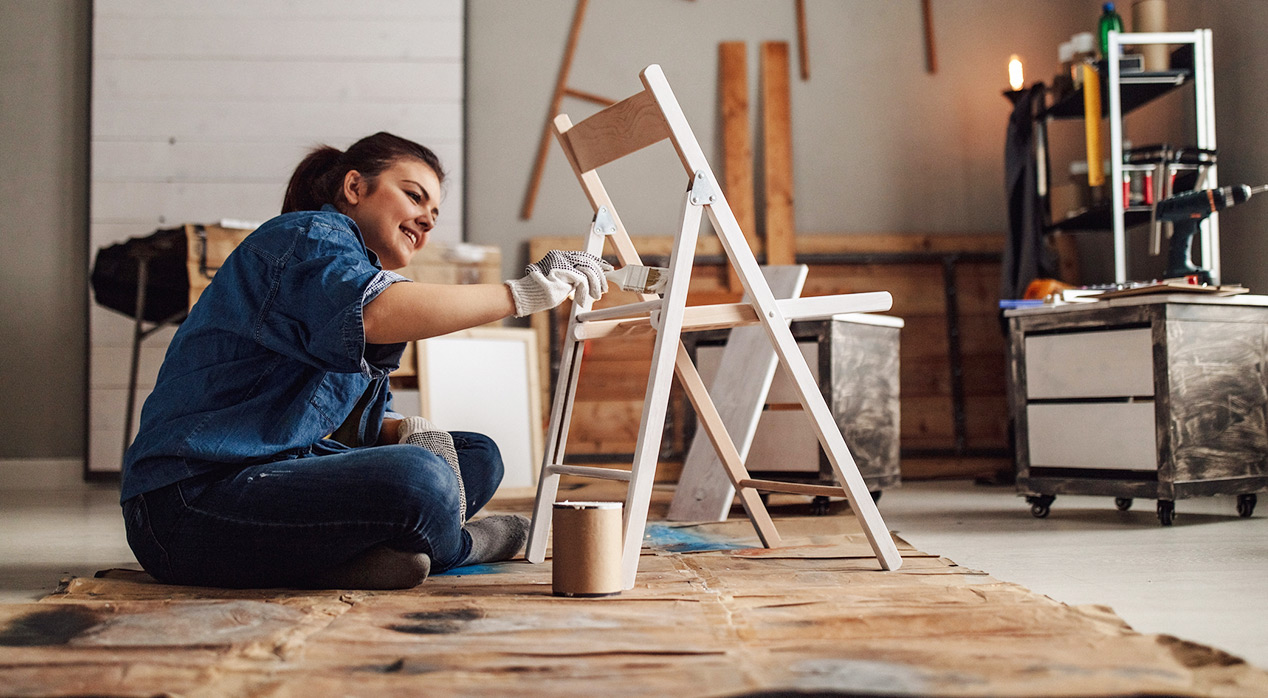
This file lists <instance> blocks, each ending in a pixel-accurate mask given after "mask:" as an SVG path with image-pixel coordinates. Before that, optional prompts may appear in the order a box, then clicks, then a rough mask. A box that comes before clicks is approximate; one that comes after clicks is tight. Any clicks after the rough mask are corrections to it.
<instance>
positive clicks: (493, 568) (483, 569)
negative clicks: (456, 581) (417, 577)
mask: <svg viewBox="0 0 1268 698" xmlns="http://www.w3.org/2000/svg"><path fill="white" fill-rule="evenodd" d="M501 571H502V568H501V566H499V565H467V566H466V567H455V568H453V569H451V570H446V571H444V572H441V573H440V574H433V575H432V576H433V577H466V576H475V575H478V574H498V573H499V572H501Z"/></svg>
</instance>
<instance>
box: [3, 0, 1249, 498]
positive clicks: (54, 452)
mask: <svg viewBox="0 0 1268 698" xmlns="http://www.w3.org/2000/svg"><path fill="white" fill-rule="evenodd" d="M591 5H592V6H591V8H590V11H589V13H588V16H587V20H586V24H585V26H584V29H583V31H582V35H581V39H580V43H579V45H578V49H577V60H576V62H575V63H574V66H573V71H572V79H571V80H570V84H571V85H572V86H574V87H576V88H578V89H584V90H587V91H591V92H596V93H599V94H604V95H607V96H610V97H616V98H619V97H624V96H626V95H628V94H630V93H632V92H633V91H635V90H636V89H637V88H638V80H637V73H638V71H639V70H641V69H642V68H643V67H644V66H646V65H647V64H649V63H654V62H655V63H660V64H661V65H662V66H663V67H664V69H665V72H666V74H667V75H668V77H669V79H670V82H671V84H672V85H673V86H674V88H675V90H676V92H677V94H678V97H679V99H680V101H681V102H682V103H683V107H684V109H685V111H686V113H687V116H688V118H689V119H690V120H691V122H692V126H693V128H695V129H696V132H697V135H698V137H699V139H700V141H701V143H702V144H703V145H704V147H705V149H706V153H707V155H709V156H710V157H711V159H713V160H715V161H716V159H717V154H718V153H719V152H720V151H719V149H718V148H717V147H716V143H717V141H718V138H719V135H718V130H717V128H716V120H717V114H716V107H715V105H716V87H715V85H716V77H717V62H716V60H717V59H716V53H717V43H718V42H719V41H722V40H737V39H738V40H746V41H748V42H749V56H750V69H749V73H750V82H751V87H750V92H751V95H750V98H751V99H752V98H753V95H755V94H756V93H755V92H754V91H753V90H754V89H755V85H756V75H757V70H756V54H757V45H758V43H759V42H760V41H763V40H786V41H790V42H794V49H795V40H796V32H795V25H794V13H793V7H792V5H793V3H792V2H791V1H789V2H777V1H775V0H694V1H690V2H689V1H687V0H640V2H638V3H625V2H616V1H615V0H593V1H592V3H591ZM806 5H807V11H808V18H809V45H810V71H811V78H810V81H809V82H802V81H800V80H799V79H797V78H796V77H794V78H793V80H792V117H793V123H794V128H795V131H794V163H795V167H796V172H795V186H796V190H795V192H796V214H797V228H798V230H799V231H803V232H814V233H827V232H842V233H853V232H873V233H877V232H924V233H941V232H963V231H970V232H973V231H976V232H999V231H1001V230H1002V229H1003V227H1004V220H1005V218H1004V202H1003V194H1002V192H1003V164H1002V160H1003V155H1002V148H1003V138H1004V125H1005V123H1006V119H1007V116H1008V111H1009V107H1008V104H1007V102H1006V101H1005V100H1004V99H1003V98H1002V97H1001V96H1000V94H999V92H1000V90H1002V89H1004V87H1005V63H1006V61H1007V58H1008V55H1009V54H1011V53H1018V54H1020V55H1021V56H1022V57H1023V59H1024V60H1025V61H1026V66H1027V76H1028V77H1027V79H1028V80H1030V81H1033V80H1040V79H1042V80H1045V81H1046V80H1048V79H1049V76H1050V75H1051V73H1052V71H1053V69H1054V68H1055V62H1056V46H1057V44H1058V43H1059V42H1060V41H1062V40H1064V39H1065V38H1066V37H1068V36H1069V35H1070V34H1071V33H1073V32H1075V31H1077V30H1082V29H1084V28H1090V27H1091V25H1092V22H1093V20H1094V18H1095V16H1096V14H1097V13H1098V12H1099V2H1097V1H1096V0H1079V1H1078V2H1071V3H1065V2H1055V1H1051V2H1031V1H1029V0H934V1H933V11H934V29H935V44H936V50H937V56H938V73H937V74H935V75H928V74H926V73H925V72H924V49H923V39H922V30H921V22H920V9H919V7H920V3H919V2H917V1H916V0H902V1H898V2H886V3H877V2H869V1H866V0H807V3H806ZM573 6H574V3H573V0H534V2H531V3H523V2H507V1H502V0H471V1H470V2H468V3H467V22H466V26H467V49H466V51H467V58H468V63H467V77H468V83H467V88H466V89H467V95H466V100H465V101H466V104H467V129H466V138H467V142H466V161H465V167H466V171H467V178H466V192H467V194H468V195H467V197H466V201H465V203H464V206H465V208H466V215H465V216H464V224H465V228H466V236H467V239H468V240H469V241H471V242H476V243H481V244H496V245H499V246H501V247H502V248H503V251H504V254H503V259H504V262H503V269H504V272H505V274H506V275H507V276H511V275H514V274H515V273H516V270H517V268H519V267H520V265H522V264H523V262H524V252H523V249H524V248H523V243H524V242H525V241H526V240H528V239H529V238H532V237H538V236H544V235H560V234H577V235H578V236H579V235H580V234H581V233H582V232H583V231H584V230H585V228H586V225H587V220H588V218H589V213H588V208H587V207H586V204H585V200H584V198H583V197H582V195H581V192H580V190H579V188H578V187H577V185H576V183H575V181H574V180H573V177H572V174H571V172H569V171H568V168H567V166H566V164H565V163H564V162H563V159H562V158H561V157H560V155H559V152H558V150H557V146H554V145H552V152H551V153H550V156H549V159H548V165H547V168H546V172H545V176H544V178H543V183H542V188H541V192H540V193H539V196H538V200H537V206H536V213H535V215H534V217H533V219H532V220H530V221H521V220H520V219H519V216H518V214H519V209H520V205H521V202H522V198H523V195H524V191H525V187H526V185H527V182H528V177H529V172H530V170H531V167H532V158H533V154H534V149H535V148H536V144H537V139H538V137H539V135H540V129H541V127H542V125H543V122H544V121H545V118H546V110H547V106H548V101H549V99H550V95H551V91H552V88H553V86H554V82H555V78H556V75H557V72H558V69H559V63H560V58H561V56H562V53H563V47H564V42H565V40H566V33H567V30H568V24H569V21H570V19H571V16H572V9H573ZM1168 6H1169V14H1170V16H1171V18H1172V21H1171V25H1172V27H1173V28H1177V29H1178V28H1193V27H1198V26H1207V27H1210V28H1212V29H1213V30H1214V50H1215V68H1216V74H1215V88H1216V111H1217V129H1218V134H1219V144H1220V146H1221V150H1222V151H1223V154H1224V160H1223V161H1222V164H1221V168H1220V170H1221V172H1220V174H1221V180H1222V182H1224V183H1235V182H1248V183H1263V182H1268V142H1266V141H1265V139H1264V136H1263V132H1262V123H1261V121H1262V119H1261V118H1260V115H1262V114H1263V113H1265V112H1268V91H1265V90H1263V89H1262V86H1263V85H1264V84H1265V82H1266V81H1268V45H1265V44H1264V43H1263V41H1262V36H1264V34H1265V31H1266V30H1268V3H1264V2H1261V1H1260V0H1208V1H1205V2H1199V1H1198V0H1170V2H1169V3H1168ZM89 37H90V9H89V6H88V4H87V3H83V2H79V1H78V0H8V1H6V2H3V3H0V95H2V97H0V112H2V116H3V122H4V124H5V128H4V132H3V134H0V161H3V162H5V163H6V167H5V168H4V169H3V170H2V171H0V194H2V195H0V296H2V297H4V298H5V299H6V301H8V302H7V303H6V304H5V310H4V315H3V318H4V321H3V325H2V326H0V327H2V328H3V331H4V334H5V341H4V342H0V364H2V365H3V366H4V369H3V372H0V376H2V377H3V383H2V384H0V385H2V386H3V388H4V394H5V395H6V397H7V398H8V399H7V400H5V402H4V403H3V405H0V425H3V426H2V427H0V470H3V467H2V466H5V464H6V463H11V462H13V461H15V460H17V459H39V460H40V462H42V463H72V464H73V462H74V461H76V460H77V459H81V458H82V457H83V443H84V438H83V429H84V425H83V404H84V402H85V400H86V386H85V370H84V366H85V362H86V342H85V329H86V317H87V307H86V305H87V301H86V293H85V287H86V279H85V278H84V276H85V274H84V272H85V270H86V269H87V268H88V250H87V243H86V241H87V239H88V225H87V199H88V176H89V174H88V162H87V160H88V93H89V79H88V75H89V69H90V66H89V60H90V59H89V57H90V39H89ZM426 40H427V37H426V36H420V37H419V41H426ZM794 56H795V54H794ZM425 88H426V86H421V87H419V89H425ZM564 110H565V111H567V112H568V113H570V114H572V115H573V116H574V119H577V118H580V117H582V116H584V115H585V114H588V113H589V112H590V111H592V110H593V107H592V106H590V105H587V104H583V103H579V102H577V101H575V100H566V101H565V105H564ZM677 166H678V165H677V162H676V161H675V160H674V159H673V155H672V154H671V153H667V152H664V150H663V149H658V152H648V153H644V154H639V155H636V156H634V157H633V158H631V159H630V160H629V162H622V163H616V164H614V165H612V172H605V173H604V176H605V181H606V182H607V184H608V186H609V188H610V189H611V190H612V192H613V195H614V197H616V202H617V205H618V206H620V207H621V210H622V215H623V217H624V218H625V220H626V222H627V223H628V224H629V226H630V228H631V231H632V232H633V233H634V234H636V235H639V234H647V235H652V234H655V235H661V234H665V233H666V232H667V231H669V230H671V229H672V227H673V226H674V225H676V224H677V215H676V213H675V212H674V211H673V209H674V208H675V207H676V206H677V202H678V200H679V197H680V196H681V189H682V188H683V182H682V181H681V180H680V179H679V174H678V173H677V171H676V170H675V168H676V167H677ZM449 205H450V207H451V208H452V207H453V205H454V202H450V204H449ZM1256 206H1257V204H1256V202H1254V201H1252V202H1251V203H1249V204H1247V205H1246V207H1244V208H1243V209H1239V210H1236V211H1232V212H1230V213H1229V214H1227V215H1225V216H1224V217H1223V220H1222V221H1221V227H1222V233H1223V236H1222V237H1223V248H1224V255H1223V261H1224V268H1225V277H1226V278H1227V279H1229V280H1237V281H1241V282H1243V283H1246V284H1248V285H1250V286H1251V288H1252V289H1254V290H1256V291H1260V292H1263V291H1265V290H1268V269H1265V268H1264V264H1263V260H1264V259H1265V258H1268V213H1264V210H1263V209H1262V208H1256ZM1259 206H1262V204H1259ZM1085 261H1086V260H1085ZM75 467H78V466H75ZM4 482H5V479H4V476H3V473H2V472H0V487H3V486H5V485H4V484H3V483H4Z"/></svg>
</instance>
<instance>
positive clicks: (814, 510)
mask: <svg viewBox="0 0 1268 698" xmlns="http://www.w3.org/2000/svg"><path fill="white" fill-rule="evenodd" d="M831 508H832V500H831V499H829V498H828V497H815V498H814V499H812V500H810V515H811V516H825V515H827V513H828V510H829V509H831Z"/></svg>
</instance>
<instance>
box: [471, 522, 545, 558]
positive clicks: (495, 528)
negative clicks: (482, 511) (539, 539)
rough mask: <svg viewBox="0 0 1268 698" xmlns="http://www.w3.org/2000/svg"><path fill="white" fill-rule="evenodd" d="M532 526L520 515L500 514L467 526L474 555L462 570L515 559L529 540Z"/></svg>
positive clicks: (472, 554)
mask: <svg viewBox="0 0 1268 698" xmlns="http://www.w3.org/2000/svg"><path fill="white" fill-rule="evenodd" d="M530 523H531V522H530V521H529V520H528V517H526V516H520V515H519V514H499V515H496V516H486V517H484V518H481V519H476V520H474V521H471V522H470V523H468V524H467V525H466V526H464V528H465V529H466V531H467V533H469V534H471V552H470V553H468V554H467V559H465V560H463V561H462V564H461V565H459V567H463V566H466V565H479V564H483V563H486V562H500V561H502V560H510V559H511V558H513V557H515V556H516V555H518V554H519V552H520V551H521V550H523V549H524V542H525V541H527V540H528V526H529V524H530Z"/></svg>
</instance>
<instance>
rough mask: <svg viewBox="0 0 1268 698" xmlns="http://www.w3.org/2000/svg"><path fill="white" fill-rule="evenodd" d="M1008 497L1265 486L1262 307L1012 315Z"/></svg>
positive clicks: (1136, 307) (1176, 306) (1265, 318)
mask: <svg viewBox="0 0 1268 698" xmlns="http://www.w3.org/2000/svg"><path fill="white" fill-rule="evenodd" d="M1005 317H1006V318H1007V319H1008V326H1009V376H1008V380H1009V407H1010V414H1011V416H1012V420H1013V427H1014V429H1013V431H1014V452H1015V458H1016V471H1017V488H1018V491H1019V493H1021V494H1023V495H1025V496H1026V497H1027V499H1028V501H1030V503H1031V513H1032V514H1034V515H1035V516H1037V517H1040V518H1042V517H1044V516H1047V515H1048V513H1049V508H1050V506H1051V505H1052V502H1053V501H1054V500H1055V498H1056V496H1057V495H1059V494H1091V495H1107V496H1111V497H1114V498H1115V503H1116V505H1117V506H1118V508H1119V509H1120V510H1124V511H1125V510H1126V509H1128V508H1129V507H1130V506H1131V503H1132V499H1133V498H1147V499H1155V500H1157V502H1158V504H1157V509H1158V517H1159V520H1160V521H1161V522H1162V523H1163V524H1164V525H1166V524H1170V523H1171V522H1172V519H1173V517H1174V515H1175V501H1176V500H1178V499H1184V498H1187V497H1195V496H1203V495H1214V494H1229V495H1237V497H1238V500H1237V513H1239V514H1241V515H1243V516H1249V515H1251V513H1253V511H1254V507H1255V503H1256V493H1257V492H1259V491H1260V490H1264V489H1268V380H1266V378H1265V370H1266V369H1268V297H1264V296H1239V297H1234V298H1214V297H1208V296H1201V297H1195V296H1185V295H1166V296H1142V297H1136V298H1120V299H1114V300H1111V301H1099V302H1096V303H1087V304H1072V305H1065V306H1057V307H1044V308H1034V309H1020V310H1011V311H1008V312H1006V313H1005Z"/></svg>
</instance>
